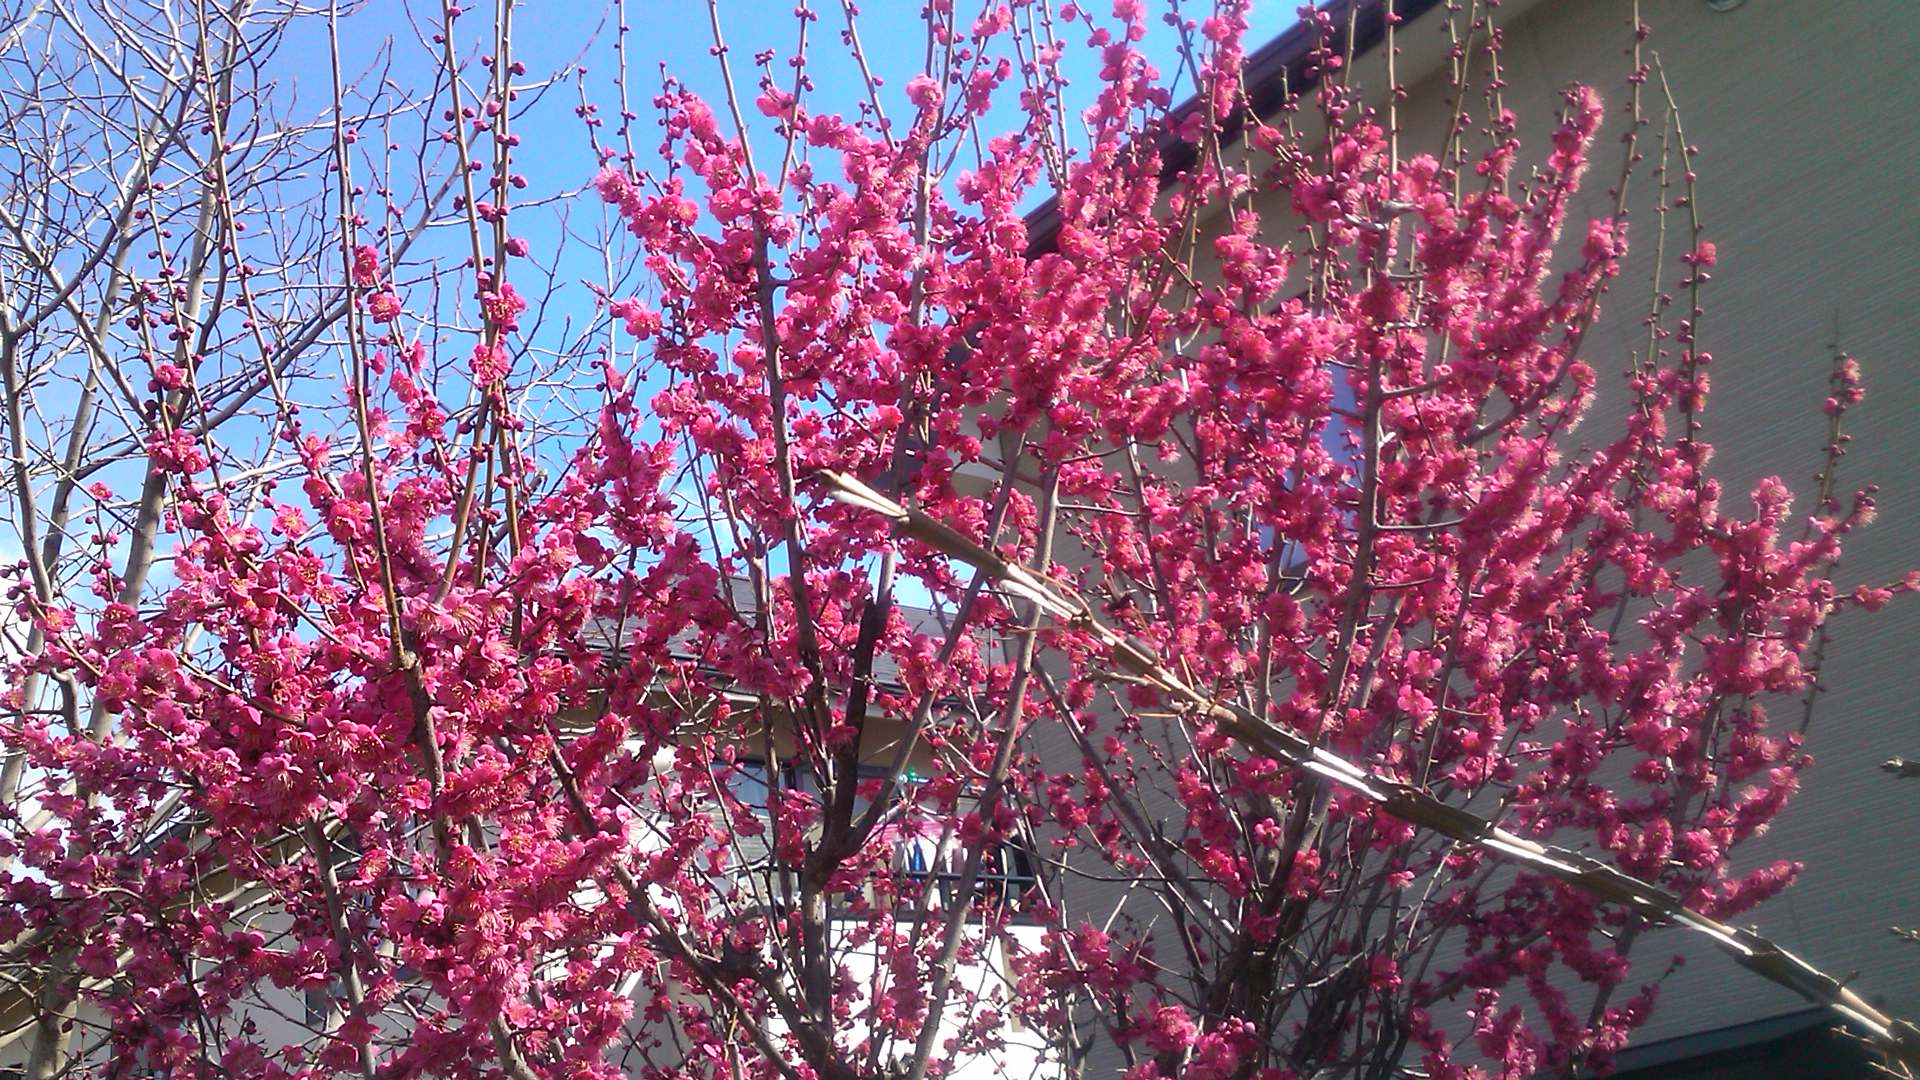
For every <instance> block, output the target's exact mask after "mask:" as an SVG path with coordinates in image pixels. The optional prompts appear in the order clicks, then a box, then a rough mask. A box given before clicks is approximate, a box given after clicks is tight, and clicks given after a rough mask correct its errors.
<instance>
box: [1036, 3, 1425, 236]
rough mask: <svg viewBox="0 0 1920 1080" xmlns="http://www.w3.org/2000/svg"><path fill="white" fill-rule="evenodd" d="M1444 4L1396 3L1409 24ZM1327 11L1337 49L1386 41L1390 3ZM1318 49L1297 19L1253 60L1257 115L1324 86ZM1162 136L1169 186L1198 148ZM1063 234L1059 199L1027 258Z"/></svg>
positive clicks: (1358, 50) (1335, 6)
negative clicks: (1315, 67) (1316, 65)
mask: <svg viewBox="0 0 1920 1080" xmlns="http://www.w3.org/2000/svg"><path fill="white" fill-rule="evenodd" d="M1440 3H1441V0H1398V2H1397V3H1395V4H1394V13H1395V14H1396V15H1398V16H1399V17H1400V21H1401V22H1403V23H1404V22H1407V21H1409V20H1412V19H1417V18H1419V17H1420V16H1422V15H1424V14H1426V13H1427V12H1428V11H1430V10H1432V9H1433V8H1436V7H1439V6H1440ZM1327 7H1328V8H1329V9H1330V13H1331V14H1332V15H1333V20H1334V26H1335V33H1334V47H1335V49H1336V50H1342V51H1344V50H1345V49H1346V48H1347V47H1348V43H1347V34H1348V27H1349V26H1351V27H1352V34H1353V40H1352V43H1351V45H1352V52H1353V55H1354V56H1356V57H1359V56H1363V55H1365V54H1367V53H1369V52H1371V51H1373V50H1374V49H1375V48H1377V47H1378V46H1379V45H1380V43H1381V42H1383V41H1385V40H1386V36H1387V20H1386V13H1387V2H1386V0H1335V2H1334V3H1332V4H1329V5H1327ZM1313 51H1314V31H1313V28H1312V27H1311V26H1309V25H1308V24H1307V23H1306V22H1304V21H1296V22H1295V23H1294V24H1293V25H1292V26H1290V27H1288V28H1287V29H1286V30H1285V31H1283V32H1282V33H1281V34H1280V35H1279V36H1278V37H1276V38H1274V39H1273V40H1272V41H1269V42H1267V43H1266V44H1265V45H1262V46H1261V47H1260V48H1258V49H1256V50H1254V52H1253V53H1252V55H1250V56H1248V57H1247V60H1246V76H1245V78H1246V88H1247V98H1248V101H1249V102H1250V104H1251V105H1252V109H1253V114H1254V115H1255V116H1258V117H1259V118H1260V119H1262V120H1266V119H1269V118H1271V117H1272V116H1273V115H1274V114H1275V113H1277V112H1279V111H1280V107H1281V106H1282V105H1285V104H1286V102H1287V100H1288V99H1289V98H1291V97H1297V96H1298V95H1299V94H1301V93H1302V92H1304V91H1306V90H1310V89H1312V88H1313V87H1314V86H1315V85H1316V84H1317V83H1318V82H1319V75H1318V73H1314V74H1309V73H1308V67H1309V63H1310V61H1311V59H1312V56H1313ZM1199 108H1200V99H1199V97H1198V96H1197V95H1196V96H1194V97H1191V98H1188V99H1187V100H1186V101H1184V102H1182V103H1180V104H1179V105H1177V106H1175V107H1174V108H1173V109H1172V110H1171V111H1170V112H1168V114H1167V122H1166V126H1167V127H1168V128H1173V127H1176V126H1178V124H1179V122H1180V121H1181V120H1184V119H1185V118H1186V117H1188V116H1189V115H1191V114H1192V113H1193V112H1194V111H1195V110H1197V109H1199ZM1244 127H1245V123H1244V117H1241V116H1232V117H1229V118H1228V119H1227V121H1226V123H1224V124H1222V125H1221V131H1220V134H1221V138H1222V140H1223V142H1224V143H1227V144H1231V143H1232V142H1233V141H1234V140H1236V139H1238V138H1239V137H1240V133H1241V130H1242V128H1244ZM1160 138H1161V144H1160V153H1161V161H1162V164H1161V168H1160V184H1161V186H1162V187H1165V186H1166V185H1168V184H1171V183H1172V182H1173V181H1174V180H1175V179H1177V178H1178V177H1179V176H1180V174H1181V173H1183V172H1185V171H1186V170H1188V169H1189V168H1192V166H1193V163H1194V159H1195V157H1196V156H1197V155H1198V150H1197V149H1196V148H1195V147H1194V146H1193V145H1192V144H1191V143H1187V142H1184V141H1182V140H1180V139H1176V138H1173V137H1172V136H1170V135H1164V134H1163V135H1162V136H1161V137H1160ZM1059 235H1060V197H1059V196H1058V195H1056V196H1053V197H1052V198H1049V199H1048V200H1047V201H1046V202H1044V203H1042V204H1040V206H1039V207H1038V208H1036V209H1035V210H1034V211H1033V212H1032V213H1030V214H1028V215H1027V256H1028V257H1029V258H1032V257H1034V256H1037V255H1044V254H1046V253H1048V252H1050V251H1053V250H1054V246H1055V243H1056V242H1057V241H1058V239H1059Z"/></svg>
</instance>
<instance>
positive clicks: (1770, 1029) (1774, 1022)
mask: <svg viewBox="0 0 1920 1080" xmlns="http://www.w3.org/2000/svg"><path fill="white" fill-rule="evenodd" d="M1885 1075H1886V1073H1884V1072H1881V1071H1880V1070H1879V1069H1877V1068H1875V1067H1874V1066H1873V1064H1872V1061H1871V1058H1870V1057H1869V1055H1868V1054H1867V1053H1866V1052H1865V1051H1864V1049H1863V1048H1862V1046H1861V1044H1860V1042H1859V1041H1858V1040H1857V1039H1855V1038H1854V1037H1852V1036H1851V1035H1849V1034H1848V1033H1847V1032H1845V1031H1843V1030H1841V1029H1840V1028H1838V1027H1836V1026H1835V1025H1834V1023H1833V1020H1832V1014H1831V1013H1829V1012H1827V1011H1826V1010H1824V1009H1803V1010H1801V1011H1799V1012H1794V1013H1788V1014H1787V1015H1785V1016H1776V1017H1772V1018H1770V1019H1767V1020H1756V1021H1754V1022H1753V1023H1750V1024H1736V1025H1734V1026H1733V1027H1725V1028H1719V1029H1716V1030H1713V1031H1705V1032H1701V1033H1700V1034H1698V1035H1686V1036H1682V1037H1680V1038H1677V1039H1662V1040H1660V1041H1658V1042H1652V1043H1648V1044H1646V1045H1645V1046H1636V1047H1632V1048H1630V1049H1628V1050H1627V1051H1626V1052H1624V1053H1622V1054H1621V1055H1620V1057H1619V1061H1618V1071H1616V1072H1615V1073H1614V1074H1613V1080H1855V1078H1860V1080H1865V1078H1868V1077H1884V1076H1885Z"/></svg>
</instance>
